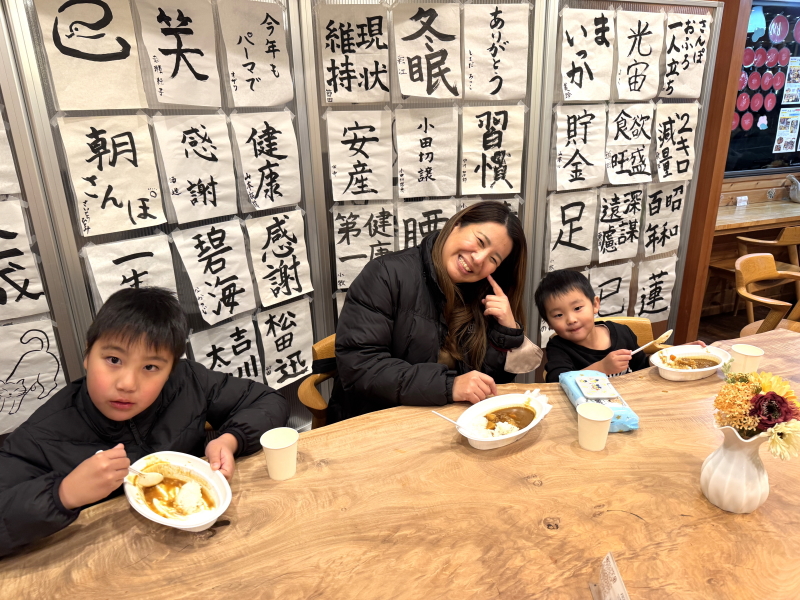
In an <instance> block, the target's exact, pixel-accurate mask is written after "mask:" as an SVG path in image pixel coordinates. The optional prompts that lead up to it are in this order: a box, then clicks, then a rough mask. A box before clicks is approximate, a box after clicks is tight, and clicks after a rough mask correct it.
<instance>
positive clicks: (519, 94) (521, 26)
mask: <svg viewBox="0 0 800 600" xmlns="http://www.w3.org/2000/svg"><path fill="white" fill-rule="evenodd" d="M530 12H531V11H530V6H529V5H528V4H466V5H464V25H465V26H464V98H465V99H466V100H522V99H523V98H525V95H526V92H527V89H528V17H529V14H530Z"/></svg>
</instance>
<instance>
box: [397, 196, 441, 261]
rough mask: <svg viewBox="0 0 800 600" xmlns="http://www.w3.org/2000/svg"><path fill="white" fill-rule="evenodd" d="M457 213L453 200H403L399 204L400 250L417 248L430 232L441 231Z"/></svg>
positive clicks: (398, 232) (398, 230)
mask: <svg viewBox="0 0 800 600" xmlns="http://www.w3.org/2000/svg"><path fill="white" fill-rule="evenodd" d="M454 214H456V204H455V202H453V201H452V200H426V201H423V202H401V203H399V204H398V205H397V236H398V240H399V244H398V247H399V250H405V249H406V248H416V247H417V246H419V244H420V242H422V238H424V237H425V236H426V235H428V234H429V233H433V232H434V231H439V230H440V229H441V228H442V227H444V224H445V223H447V220H448V219H449V218H450V217H452V216H453V215H454Z"/></svg>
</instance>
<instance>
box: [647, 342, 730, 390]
mask: <svg viewBox="0 0 800 600" xmlns="http://www.w3.org/2000/svg"><path fill="white" fill-rule="evenodd" d="M706 352H708V353H710V354H713V355H714V356H716V357H717V358H719V359H721V361H722V362H720V363H719V364H718V365H717V366H714V367H706V368H705V369H673V368H672V367H668V366H666V365H665V364H664V361H663V360H662V356H669V355H670V354H674V355H675V356H701V355H703V354H704V353H706ZM730 359H731V355H730V354H728V353H727V352H725V350H722V349H720V348H715V347H714V346H708V347H706V348H701V347H700V346H696V345H686V346H673V347H671V348H665V349H663V350H659V351H658V352H655V353H653V354H652V355H651V356H650V364H652V365H653V366H654V367H658V374H659V375H661V377H663V378H664V379H669V380H670V381H695V380H697V379H705V378H706V377H710V376H711V375H713V374H714V373H716V372H717V369H719V368H721V367H722V365H723V364H725V363H726V362H728V361H729V360H730Z"/></svg>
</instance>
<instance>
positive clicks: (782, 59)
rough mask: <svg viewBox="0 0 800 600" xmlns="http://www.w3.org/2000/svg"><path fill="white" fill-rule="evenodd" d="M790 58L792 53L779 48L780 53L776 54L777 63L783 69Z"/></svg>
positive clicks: (786, 49)
mask: <svg viewBox="0 0 800 600" xmlns="http://www.w3.org/2000/svg"><path fill="white" fill-rule="evenodd" d="M790 58H792V51H791V50H789V49H788V48H781V50H780V52H778V62H779V63H780V65H781V66H782V67H785V66H787V65H788V64H789V59H790Z"/></svg>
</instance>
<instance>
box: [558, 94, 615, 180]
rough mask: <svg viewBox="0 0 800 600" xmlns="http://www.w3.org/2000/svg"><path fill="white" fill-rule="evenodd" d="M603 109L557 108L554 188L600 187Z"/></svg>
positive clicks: (585, 106) (602, 176)
mask: <svg viewBox="0 0 800 600" xmlns="http://www.w3.org/2000/svg"><path fill="white" fill-rule="evenodd" d="M605 139H606V107H605V105H604V104H581V105H577V106H557V107H556V164H555V167H556V189H557V190H576V189H581V188H588V187H594V186H598V185H602V184H603V181H604V180H605V174H606V161H605Z"/></svg>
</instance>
